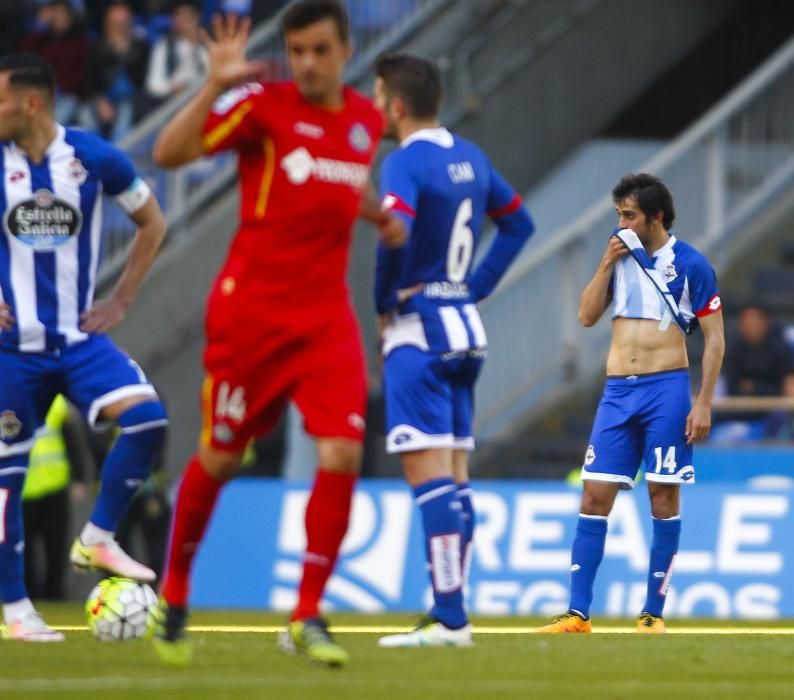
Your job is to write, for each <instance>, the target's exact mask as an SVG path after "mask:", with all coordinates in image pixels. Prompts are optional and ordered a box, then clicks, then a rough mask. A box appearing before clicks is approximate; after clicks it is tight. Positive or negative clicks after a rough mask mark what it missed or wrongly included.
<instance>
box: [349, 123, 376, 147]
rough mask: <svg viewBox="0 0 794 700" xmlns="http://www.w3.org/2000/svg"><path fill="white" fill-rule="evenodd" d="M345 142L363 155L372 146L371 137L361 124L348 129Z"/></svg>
mask: <svg viewBox="0 0 794 700" xmlns="http://www.w3.org/2000/svg"><path fill="white" fill-rule="evenodd" d="M347 140H348V141H349V142H350V145H351V146H352V147H353V148H355V149H356V150H357V151H359V152H361V153H364V152H365V151H368V150H369V147H370V146H371V145H372V137H371V136H370V135H369V131H367V127H365V126H364V125H363V124H362V123H361V122H356V123H355V124H353V126H351V127H350V133H349V134H348V135H347Z"/></svg>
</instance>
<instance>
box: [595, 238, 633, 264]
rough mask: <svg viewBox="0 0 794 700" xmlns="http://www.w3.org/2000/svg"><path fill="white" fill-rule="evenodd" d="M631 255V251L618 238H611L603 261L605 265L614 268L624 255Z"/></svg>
mask: <svg viewBox="0 0 794 700" xmlns="http://www.w3.org/2000/svg"><path fill="white" fill-rule="evenodd" d="M628 254H629V249H628V248H627V247H626V245H625V244H624V243H623V241H621V240H620V239H619V238H618V237H617V236H610V237H609V243H608V244H607V249H606V251H605V252H604V257H603V258H602V259H601V263H602V264H603V265H607V266H609V267H613V266H614V265H615V263H616V262H617V261H618V260H620V259H621V258H622V257H623V256H624V255H628Z"/></svg>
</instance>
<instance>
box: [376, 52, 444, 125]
mask: <svg viewBox="0 0 794 700" xmlns="http://www.w3.org/2000/svg"><path fill="white" fill-rule="evenodd" d="M375 74H376V75H377V76H378V77H379V78H381V79H382V80H383V82H384V85H385V88H386V92H387V93H388V94H389V95H392V96H395V97H400V98H401V99H402V100H403V101H404V102H405V105H406V107H407V108H408V112H409V113H410V115H411V116H412V117H415V118H416V119H432V118H433V117H437V116H438V111H439V109H440V107H441V95H442V89H441V73H440V72H439V70H438V66H436V64H435V63H433V62H432V61H428V60H427V59H426V58H420V57H419V56H411V55H409V54H404V53H403V54H400V53H392V54H383V55H381V56H379V57H378V59H377V60H376V61H375Z"/></svg>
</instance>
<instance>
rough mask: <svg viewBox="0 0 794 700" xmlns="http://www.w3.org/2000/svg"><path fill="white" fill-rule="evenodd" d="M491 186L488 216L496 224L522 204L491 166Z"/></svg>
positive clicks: (519, 198) (514, 192)
mask: <svg viewBox="0 0 794 700" xmlns="http://www.w3.org/2000/svg"><path fill="white" fill-rule="evenodd" d="M490 180H491V186H490V189H489V191H488V204H487V207H488V216H489V217H491V219H493V220H494V221H495V222H496V223H498V219H501V218H502V217H503V216H507V215H508V214H512V213H513V212H516V211H518V210H519V209H520V208H521V205H522V204H523V202H522V199H521V197H520V196H519V195H518V194H517V193H516V191H515V190H514V189H513V188H512V187H511V186H510V184H509V183H508V182H507V180H505V178H504V177H503V176H502V174H501V173H500V172H499V171H498V170H497V169H496V168H494V167H493V166H491V178H490Z"/></svg>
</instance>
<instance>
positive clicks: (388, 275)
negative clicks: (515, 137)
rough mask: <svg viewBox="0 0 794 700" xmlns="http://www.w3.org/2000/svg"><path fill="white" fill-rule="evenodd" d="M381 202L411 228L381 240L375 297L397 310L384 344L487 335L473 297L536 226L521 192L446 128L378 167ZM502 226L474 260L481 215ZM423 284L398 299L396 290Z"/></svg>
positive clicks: (440, 344)
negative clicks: (400, 244) (397, 245)
mask: <svg viewBox="0 0 794 700" xmlns="http://www.w3.org/2000/svg"><path fill="white" fill-rule="evenodd" d="M380 185H381V187H380V189H381V195H382V202H383V203H382V208H383V209H384V210H386V211H390V212H391V213H392V214H394V215H396V216H400V217H401V218H402V219H403V220H404V221H405V223H406V225H407V227H408V229H409V231H410V237H409V241H408V243H407V244H406V246H405V247H404V248H402V249H399V250H396V251H395V250H388V249H386V248H385V247H383V246H381V247H380V248H379V250H378V268H377V274H376V280H375V303H376V306H377V310H378V313H381V314H383V313H387V312H392V311H396V314H395V316H394V318H393V322H392V323H391V324H390V325H389V326H388V327H387V328H386V329H385V330H384V338H383V340H384V347H383V352H384V354H388V353H389V352H390V350H391V349H392V348H395V347H398V346H401V345H413V346H415V347H418V348H420V349H422V350H425V351H429V352H442V353H445V352H450V351H452V352H460V351H466V350H475V349H476V350H482V349H484V348H485V347H486V345H487V340H486V336H485V330H484V328H483V325H482V322H481V320H480V316H479V313H478V311H477V307H476V305H475V304H476V302H478V301H480V300H481V299H483V298H484V297H486V296H487V295H488V294H490V293H491V291H492V290H493V288H494V287H495V286H496V284H497V282H498V281H499V279H500V278H501V276H502V275H503V274H504V272H505V270H506V269H507V267H508V266H509V265H510V263H511V262H512V260H513V259H514V258H515V256H516V255H517V253H518V251H519V250H520V248H521V246H522V245H523V244H524V242H525V241H526V240H527V238H528V237H529V236H530V234H531V233H532V231H533V224H532V221H531V219H530V217H529V213H528V212H527V211H526V208H525V207H524V206H523V203H522V201H521V198H520V197H519V196H518V195H517V194H516V192H515V191H514V190H513V188H512V187H511V186H510V185H509V184H508V183H507V182H506V181H505V179H504V178H503V177H502V176H501V175H500V174H499V172H498V171H497V170H496V169H495V168H494V167H493V165H492V164H491V161H490V160H489V159H488V157H487V156H486V155H485V153H483V151H482V150H481V149H480V148H479V147H478V146H477V145H475V144H474V143H471V142H470V141H467V140H466V139H463V138H461V137H460V136H458V135H457V134H452V133H450V132H449V131H447V130H446V129H443V128H430V129H422V130H420V131H417V132H415V133H414V134H412V135H411V136H409V137H408V138H407V139H405V140H404V141H403V142H402V143H401V144H400V148H398V149H397V150H396V151H394V152H392V153H390V154H389V155H388V156H387V157H386V159H385V160H384V162H383V166H382V169H381V183H380ZM486 215H487V216H490V218H491V219H493V220H494V221H495V222H496V224H497V226H498V232H497V235H496V236H495V237H494V242H493V243H492V245H491V246H490V248H489V250H488V253H487V254H486V256H485V257H484V258H483V260H482V261H481V262H480V263H479V264H478V265H477V266H476V268H475V269H473V270H472V264H471V263H472V259H473V257H474V254H475V252H476V250H477V246H478V245H479V242H480V237H481V234H482V230H483V227H484V224H485V217H486ZM416 285H422V291H421V292H420V293H418V294H416V295H415V296H413V297H412V298H411V299H409V300H408V301H405V302H403V303H402V304H398V303H397V291H398V290H401V289H409V288H412V287H415V286H416Z"/></svg>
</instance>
